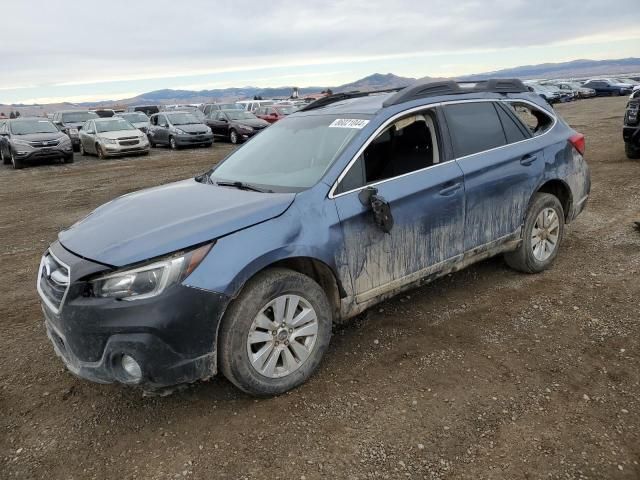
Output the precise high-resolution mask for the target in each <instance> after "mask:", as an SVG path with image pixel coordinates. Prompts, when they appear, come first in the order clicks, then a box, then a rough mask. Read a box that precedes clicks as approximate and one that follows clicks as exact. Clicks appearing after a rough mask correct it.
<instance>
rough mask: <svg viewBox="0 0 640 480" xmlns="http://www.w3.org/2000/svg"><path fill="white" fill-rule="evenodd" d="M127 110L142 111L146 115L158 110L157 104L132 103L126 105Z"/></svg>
mask: <svg viewBox="0 0 640 480" xmlns="http://www.w3.org/2000/svg"><path fill="white" fill-rule="evenodd" d="M126 111H127V112H143V113H144V114H145V115H147V116H148V117H149V116H151V115H153V114H154V113H158V112H159V111H160V107H158V105H132V106H129V107H127V110H126Z"/></svg>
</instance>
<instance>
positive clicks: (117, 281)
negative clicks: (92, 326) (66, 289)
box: [91, 244, 212, 300]
mask: <svg viewBox="0 0 640 480" xmlns="http://www.w3.org/2000/svg"><path fill="white" fill-rule="evenodd" d="M211 246H212V244H208V245H204V246H202V247H200V248H196V249H195V250H191V251H190V252H188V253H185V254H183V255H181V256H174V257H169V258H167V259H165V260H161V261H159V262H154V263H150V264H148V265H145V266H143V267H138V268H134V269H131V270H124V271H121V272H116V273H111V274H109V275H105V276H104V277H100V278H97V279H95V280H93V281H92V282H91V285H92V287H93V295H94V296H95V297H100V298H107V297H108V298H117V299H121V300H141V299H143V298H150V297H155V296H156V295H159V294H161V293H162V292H163V291H164V290H165V289H166V288H167V287H169V286H171V285H175V284H176V283H179V282H181V281H183V280H184V279H185V278H187V277H188V276H189V274H190V273H191V272H193V271H194V270H195V268H196V267H197V266H198V265H199V264H200V262H202V260H203V259H204V257H205V256H206V255H207V253H209V250H210V249H211Z"/></svg>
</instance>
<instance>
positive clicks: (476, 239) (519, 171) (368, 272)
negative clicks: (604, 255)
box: [37, 80, 590, 395]
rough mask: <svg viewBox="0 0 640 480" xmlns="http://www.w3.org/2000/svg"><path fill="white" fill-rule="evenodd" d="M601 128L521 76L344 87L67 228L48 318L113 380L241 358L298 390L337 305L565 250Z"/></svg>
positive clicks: (62, 341)
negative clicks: (586, 126)
mask: <svg viewBox="0 0 640 480" xmlns="http://www.w3.org/2000/svg"><path fill="white" fill-rule="evenodd" d="M584 148H585V143H584V137H583V135H581V134H579V133H577V132H575V131H574V130H573V129H571V128H570V127H569V126H568V125H567V124H566V123H565V122H564V121H563V120H562V119H561V118H560V117H559V116H558V115H557V113H555V112H554V111H553V109H551V108H550V106H549V104H548V103H547V102H546V101H544V100H543V99H542V98H540V96H538V95H536V94H533V93H529V92H528V91H527V88H526V87H525V86H524V85H523V84H522V82H520V81H519V80H489V81H486V82H474V83H472V84H458V83H455V82H452V81H446V82H433V83H416V84H415V85H412V86H409V87H406V88H405V89H402V90H399V91H396V92H389V91H387V92H369V93H350V94H335V95H331V96H328V97H325V98H323V99H321V100H318V101H316V102H314V103H312V104H310V105H308V106H306V107H304V108H303V109H302V110H301V111H299V112H296V113H294V114H292V115H289V116H287V117H286V118H284V119H282V120H280V121H279V122H277V123H275V124H274V125H272V126H270V127H269V128H267V129H265V130H264V131H263V132H262V133H260V134H259V135H257V136H255V137H254V138H253V139H252V140H251V141H250V142H247V143H246V144H245V145H243V146H242V147H240V148H238V149H236V150H235V151H233V152H232V153H231V154H230V155H229V156H228V157H227V158H226V159H225V160H224V161H222V162H220V163H218V164H217V165H216V166H215V167H213V168H212V169H211V170H209V171H208V172H207V173H205V174H203V175H199V176H197V177H196V178H194V179H187V180H183V181H179V182H176V183H171V184H168V185H164V186H160V187H155V188H150V189H147V190H142V191H140V192H136V193H130V194H127V195H125V196H123V197H120V198H118V199H115V200H113V201H111V202H109V203H107V204H105V205H103V206H101V207H99V208H98V209H97V210H95V211H94V212H93V213H92V214H90V215H89V216H87V217H85V218H84V219H83V220H81V221H79V222H78V223H76V224H74V225H73V226H72V227H70V228H69V229H67V230H64V231H62V232H60V234H59V236H58V240H57V241H55V242H54V243H53V244H52V245H51V246H50V247H49V249H47V251H46V252H45V253H44V256H43V258H42V261H41V264H40V269H39V272H38V279H37V285H38V291H39V293H40V297H41V299H42V306H43V310H44V315H45V324H46V328H47V332H48V334H49V336H50V338H51V341H52V343H53V346H54V348H55V350H56V352H57V353H58V355H60V356H61V357H62V360H63V361H64V363H65V364H66V365H67V366H68V368H69V369H70V370H71V371H72V372H74V373H75V374H76V375H79V376H81V377H83V378H87V379H90V380H94V381H97V382H121V383H124V384H129V385H138V386H140V387H142V388H144V389H157V388H161V387H164V386H167V385H174V384H176V383H185V382H193V381H196V380H199V379H207V378H210V377H212V376H213V375H214V374H216V372H218V371H221V372H222V373H223V374H224V375H225V376H226V377H227V378H228V379H229V380H230V381H231V382H233V383H234V384H235V385H237V386H238V387H239V388H241V389H242V390H244V391H246V392H249V393H251V394H254V395H275V394H280V393H282V392H285V391H287V390H289V389H291V388H294V387H296V386H297V385H300V384H301V383H303V382H304V381H305V380H306V379H307V378H309V376H310V375H311V374H312V373H313V372H314V371H315V370H316V369H317V367H318V365H319V363H320V360H321V358H322V356H323V354H324V353H325V351H326V350H327V346H328V345H329V341H330V339H331V326H332V323H333V322H334V321H341V320H344V319H347V318H349V317H353V316H354V315H357V314H358V313H360V312H362V311H364V310H365V309H367V308H369V307H371V306H372V305H375V304H376V303H378V302H380V301H382V300H385V299H387V298H389V297H391V296H393V295H395V294H397V293H399V292H402V291H404V290H406V289H408V288H412V287H415V286H417V285H420V284H423V283H426V282H429V281H431V280H434V279H436V278H437V277H440V276H443V275H446V274H448V273H451V272H454V271H456V270H459V269H462V268H464V267H465V266H467V265H469V264H471V263H473V262H477V261H479V260H481V259H485V258H488V257H491V256H494V255H499V254H504V255H505V259H506V262H507V264H508V265H509V266H511V267H512V268H514V269H516V270H519V271H522V272H527V273H537V272H541V271H543V270H545V269H547V268H549V267H550V266H551V265H552V264H553V262H554V260H555V258H556V256H557V255H558V252H559V251H560V245H561V243H562V239H563V236H564V230H565V225H566V224H567V223H568V222H571V221H572V220H573V219H574V218H576V216H577V215H579V214H580V212H582V210H583V209H584V207H585V205H586V202H587V198H588V196H589V189H590V179H589V178H590V177H589V169H588V167H587V164H586V162H585V161H584V159H583V154H584Z"/></svg>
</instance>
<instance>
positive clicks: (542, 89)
mask: <svg viewBox="0 0 640 480" xmlns="http://www.w3.org/2000/svg"><path fill="white" fill-rule="evenodd" d="M525 85H526V86H527V89H528V90H529V91H530V92H534V93H536V94H538V95H540V96H541V97H542V98H544V99H545V100H546V101H547V102H548V103H549V104H554V103H558V102H560V100H561V98H562V97H561V95H560V93H558V92H557V91H556V90H551V89H550V88H548V87H547V86H545V85H540V84H539V83H535V82H531V83H529V82H527V83H526V84H525Z"/></svg>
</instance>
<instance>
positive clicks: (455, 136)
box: [444, 102, 507, 157]
mask: <svg viewBox="0 0 640 480" xmlns="http://www.w3.org/2000/svg"><path fill="white" fill-rule="evenodd" d="M444 112H445V116H446V118H447V125H448V127H449V132H450V134H451V142H452V143H453V151H454V154H455V156H456V157H464V156H466V155H472V154H474V153H478V152H482V151H485V150H490V149H492V148H496V147H500V146H502V145H506V143H507V140H506V138H505V134H504V131H503V130H502V124H501V123H500V119H499V118H498V112H497V111H496V109H495V107H494V105H493V102H477V103H457V104H453V105H446V106H445V107H444Z"/></svg>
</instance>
